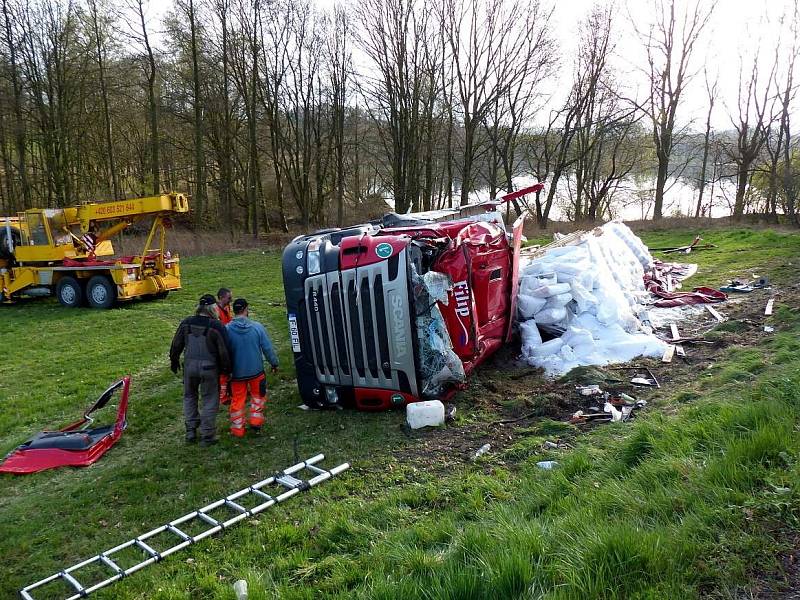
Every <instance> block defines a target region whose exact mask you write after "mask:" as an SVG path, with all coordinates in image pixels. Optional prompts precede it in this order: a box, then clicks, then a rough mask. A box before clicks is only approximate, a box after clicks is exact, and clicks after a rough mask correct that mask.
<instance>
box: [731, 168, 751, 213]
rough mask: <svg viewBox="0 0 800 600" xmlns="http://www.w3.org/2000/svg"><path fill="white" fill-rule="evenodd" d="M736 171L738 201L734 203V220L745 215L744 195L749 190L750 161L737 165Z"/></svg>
mask: <svg viewBox="0 0 800 600" xmlns="http://www.w3.org/2000/svg"><path fill="white" fill-rule="evenodd" d="M737 166H738V168H737V172H736V201H735V202H734V205H733V219H734V221H741V220H742V217H743V216H744V195H745V192H746V191H747V180H748V173H749V170H750V164H749V163H740V164H739V165H737Z"/></svg>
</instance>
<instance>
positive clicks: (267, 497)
mask: <svg viewBox="0 0 800 600" xmlns="http://www.w3.org/2000/svg"><path fill="white" fill-rule="evenodd" d="M250 492H252V493H253V494H255V495H257V496H261V497H262V498H264V500H274V499H275V498H273V497H272V496H270V495H269V494H265V493H264V492H262V491H261V490H257V489H256V488H254V487H251V488H250Z"/></svg>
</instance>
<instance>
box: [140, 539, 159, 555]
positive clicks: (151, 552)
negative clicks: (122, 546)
mask: <svg viewBox="0 0 800 600" xmlns="http://www.w3.org/2000/svg"><path fill="white" fill-rule="evenodd" d="M135 544H136V545H137V546H139V548H141V549H142V550H144V551H145V552H147V553H148V554H149V555H150V556H152V557H153V558H155V559H160V558H161V554H159V553H158V552H157V551H156V550H154V549H153V548H151V547H150V545H149V544H148V543H147V542H144V541H143V540H142V539H141V538H136V542H135Z"/></svg>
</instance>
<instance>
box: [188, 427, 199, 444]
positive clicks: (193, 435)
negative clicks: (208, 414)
mask: <svg viewBox="0 0 800 600" xmlns="http://www.w3.org/2000/svg"><path fill="white" fill-rule="evenodd" d="M185 439H186V443H187V444H194V443H195V442H196V441H197V429H187V430H186V438H185Z"/></svg>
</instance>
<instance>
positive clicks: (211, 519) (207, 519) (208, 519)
mask: <svg viewBox="0 0 800 600" xmlns="http://www.w3.org/2000/svg"><path fill="white" fill-rule="evenodd" d="M197 516H198V517H200V518H201V519H203V521H205V522H206V523H208V524H209V525H213V526H214V527H219V521H217V520H216V519H215V518H214V517H212V516H211V515H207V514H206V513H204V512H202V511H200V512H198V513H197Z"/></svg>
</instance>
